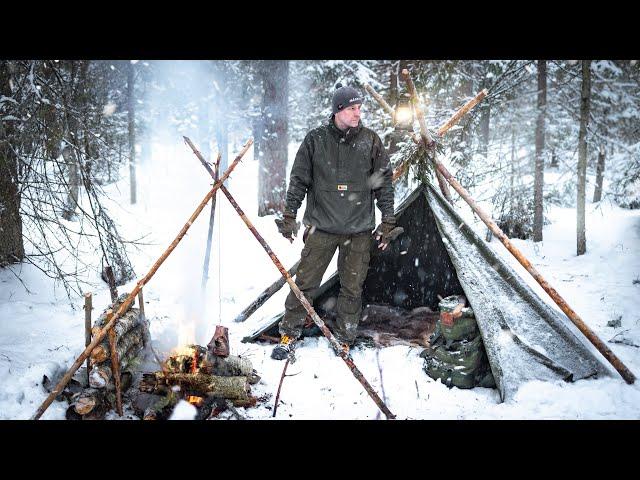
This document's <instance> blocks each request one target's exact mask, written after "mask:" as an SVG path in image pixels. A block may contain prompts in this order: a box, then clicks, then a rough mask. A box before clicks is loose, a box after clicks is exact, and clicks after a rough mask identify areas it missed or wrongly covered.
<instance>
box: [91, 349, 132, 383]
mask: <svg viewBox="0 0 640 480" xmlns="http://www.w3.org/2000/svg"><path fill="white" fill-rule="evenodd" d="M141 351H142V343H136V344H133V345H132V346H131V348H129V350H127V352H126V353H125V354H124V355H123V356H122V357H121V359H120V364H121V367H120V369H121V370H124V369H126V368H130V366H131V365H132V363H133V362H134V361H135V360H136V359H137V357H138V354H139V353H140V352H141ZM112 377H113V372H112V370H111V366H110V365H109V362H104V363H102V364H98V365H95V366H94V367H93V369H92V370H91V375H90V377H89V385H90V386H91V387H93V388H105V387H107V386H108V384H109V382H110V381H111V378H112Z"/></svg>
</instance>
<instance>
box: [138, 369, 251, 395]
mask: <svg viewBox="0 0 640 480" xmlns="http://www.w3.org/2000/svg"><path fill="white" fill-rule="evenodd" d="M175 385H177V386H179V387H180V389H181V390H182V392H183V394H185V395H187V394H188V395H198V396H215V397H221V398H228V399H230V400H249V391H250V387H249V382H248V380H247V378H246V377H239V376H238V377H221V376H217V375H208V374H205V373H167V374H165V373H163V372H154V373H150V374H144V375H143V377H142V380H141V381H140V387H139V388H140V391H142V392H146V393H163V392H165V391H169V390H170V389H171V387H172V386H175Z"/></svg>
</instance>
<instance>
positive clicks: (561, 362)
mask: <svg viewBox="0 0 640 480" xmlns="http://www.w3.org/2000/svg"><path fill="white" fill-rule="evenodd" d="M396 219H397V225H398V226H401V227H403V228H404V229H405V232H404V234H403V235H401V236H400V237H399V238H398V240H397V241H395V242H393V243H392V244H390V246H389V248H387V249H386V250H385V251H380V250H379V249H377V248H376V244H375V242H373V241H372V245H371V248H372V250H371V251H372V257H371V261H370V265H369V271H368V273H367V279H366V280H365V284H364V287H363V302H364V304H365V305H366V304H387V305H392V306H396V307H402V308H404V309H413V308H416V307H420V306H428V307H430V308H431V309H432V310H436V309H437V307H438V302H439V299H440V298H444V297H447V296H449V295H454V294H464V295H465V296H466V297H467V300H468V301H469V303H470V305H471V307H472V308H473V311H474V313H475V316H476V320H477V322H478V327H479V329H480V332H481V334H482V338H483V342H484V345H485V348H486V351H487V357H488V358H489V363H490V364H491V370H492V372H493V375H494V377H495V380H496V384H497V388H498V390H499V393H500V398H501V399H502V400H503V401H506V400H509V399H511V398H513V396H514V394H515V392H516V391H517V390H518V388H519V387H520V386H521V385H522V384H523V383H525V382H528V381H532V380H542V381H554V380H557V379H561V380H565V381H575V380H578V379H582V378H589V377H598V376H605V375H611V373H612V372H611V370H610V369H608V367H607V366H606V365H605V364H604V363H603V357H602V356H601V355H600V353H599V352H598V351H597V350H596V349H595V347H593V346H592V345H591V344H590V343H589V342H588V340H586V339H585V338H584V336H583V335H582V334H581V333H580V332H579V330H578V329H577V328H576V327H575V326H574V325H573V324H572V323H571V322H570V320H569V319H568V318H567V317H566V316H565V315H564V314H563V313H562V312H560V311H558V310H555V309H554V308H552V307H551V306H549V305H548V304H546V303H545V302H544V301H543V300H542V299H541V298H540V297H539V296H538V295H537V294H536V293H535V292H534V291H533V290H532V289H531V287H529V286H528V285H527V284H526V282H525V281H524V280H523V279H522V278H521V277H520V276H519V275H518V274H517V273H516V272H515V271H514V270H513V268H511V266H509V265H508V264H507V263H506V262H505V261H504V260H502V259H501V258H500V256H499V255H497V254H496V253H495V252H494V251H493V250H492V249H491V248H490V247H489V246H488V245H487V244H486V243H485V241H484V240H483V239H481V238H480V237H479V236H478V235H477V234H476V233H475V232H474V231H473V230H472V229H471V228H470V227H469V226H468V225H467V223H466V222H465V221H464V220H463V219H462V218H461V217H460V215H459V214H458V213H457V212H456V211H455V209H454V208H453V207H452V206H451V205H450V204H449V203H448V202H447V201H446V200H445V199H444V198H443V197H442V195H441V194H440V193H439V192H437V191H436V190H435V188H434V187H433V185H431V184H430V183H422V184H420V186H419V187H417V188H416V189H415V190H414V191H413V192H412V193H411V194H410V195H409V196H408V197H407V198H406V199H405V200H404V201H403V202H402V204H401V205H400V206H398V208H397V209H396ZM339 288H340V285H339V279H338V275H337V273H336V274H334V275H332V276H331V277H330V278H329V279H328V280H327V281H326V282H325V283H324V284H323V285H321V286H320V287H319V288H318V289H317V290H316V292H314V293H313V294H312V296H313V305H314V308H316V309H317V311H318V314H319V315H320V316H321V317H322V316H323V313H324V312H327V311H331V310H333V308H334V307H335V303H336V298H337V295H338V291H339ZM282 315H283V314H280V315H277V316H276V317H273V318H270V319H267V320H266V321H264V320H263V321H261V322H259V325H258V326H257V328H256V329H255V330H254V332H253V333H252V334H251V335H249V336H247V337H245V339H243V341H253V340H255V339H256V338H258V336H259V335H260V334H261V333H263V332H267V331H268V330H271V329H273V328H274V327H275V326H276V325H277V323H278V322H279V321H280V319H281V318H282Z"/></svg>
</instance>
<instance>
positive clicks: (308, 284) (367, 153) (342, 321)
mask: <svg viewBox="0 0 640 480" xmlns="http://www.w3.org/2000/svg"><path fill="white" fill-rule="evenodd" d="M361 105H362V96H361V95H360V93H359V92H358V91H357V90H355V89H354V88H352V87H348V86H344V87H343V86H341V85H340V84H338V85H337V88H336V90H335V92H334V94H333V114H332V115H331V118H330V119H329V122H328V123H327V124H325V125H323V126H321V127H318V128H315V129H314V130H311V131H310V132H309V133H308V134H307V136H306V137H305V139H304V141H303V142H302V145H300V148H299V150H298V153H297V155H296V158H295V161H294V163H293V168H292V170H291V176H290V179H289V189H288V190H287V199H286V206H285V211H284V214H283V218H282V219H277V220H276V224H277V226H278V230H279V232H280V233H281V234H282V235H283V236H284V237H285V238H287V239H289V240H290V241H291V242H293V236H295V235H296V234H297V231H298V224H297V223H296V213H297V211H298V208H300V205H301V204H302V201H303V199H304V197H305V195H306V196H307V208H306V211H305V213H304V217H303V219H302V221H303V223H304V224H305V226H306V231H305V235H304V237H303V240H304V241H305V245H304V248H303V249H302V252H301V258H300V265H299V266H298V272H297V276H296V284H297V285H298V287H299V288H300V290H301V291H302V292H303V293H304V295H305V296H306V297H307V299H308V300H309V301H310V302H313V298H314V294H315V291H316V290H317V288H318V287H319V286H320V282H321V281H322V276H323V275H324V272H325V270H326V269H327V267H328V266H329V263H330V262H331V259H332V258H333V255H334V253H335V251H336V248H338V249H339V254H338V274H339V277H340V293H339V295H338V301H337V306H336V310H337V325H336V329H335V331H334V332H333V333H334V335H335V337H336V339H337V340H338V341H339V342H341V343H342V345H343V347H344V348H345V349H348V347H349V346H350V345H352V344H353V341H354V340H355V338H356V329H357V328H358V323H359V322H360V317H361V313H362V286H363V284H364V280H365V278H366V276H367V270H368V268H369V248H370V243H371V231H372V230H373V229H374V227H375V211H374V205H373V204H374V199H375V200H376V201H377V206H378V208H379V209H380V211H381V212H382V223H381V224H380V225H379V226H378V228H377V229H376V231H375V232H374V235H375V237H376V240H378V241H379V244H378V247H379V248H381V249H385V248H386V247H387V245H388V244H389V242H390V240H391V238H392V236H393V235H392V230H394V228H395V223H396V219H395V217H394V207H393V194H394V192H393V184H392V171H391V167H390V165H389V156H388V155H387V152H386V151H385V149H384V146H383V145H382V141H381V140H380V137H379V136H378V135H377V134H376V133H375V132H374V131H373V130H370V129H368V128H366V127H364V126H363V125H362V122H361V121H360V106H361ZM394 233H395V232H394ZM285 309H286V312H285V315H284V318H283V319H282V321H281V322H280V336H281V339H280V343H279V344H278V345H277V346H276V347H275V348H274V350H273V352H272V354H271V357H272V358H274V359H277V360H282V359H285V358H286V357H287V355H288V354H289V352H290V351H291V345H292V342H294V341H295V340H297V339H298V338H299V337H300V335H301V333H302V325H303V323H304V320H305V317H306V311H305V309H304V307H303V306H302V304H301V303H300V302H299V300H298V299H297V297H296V296H295V295H294V293H293V291H291V292H289V296H288V297H287V299H286V301H285Z"/></svg>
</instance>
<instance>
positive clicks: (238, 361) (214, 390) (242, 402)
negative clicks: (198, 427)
mask: <svg viewBox="0 0 640 480" xmlns="http://www.w3.org/2000/svg"><path fill="white" fill-rule="evenodd" d="M259 380H260V377H259V376H258V375H257V374H256V371H255V370H254V369H253V367H252V365H251V362H250V361H249V360H247V359H246V358H242V357H239V356H235V355H229V356H227V357H221V356H218V355H215V354H214V353H213V352H212V351H211V350H210V349H207V348H205V347H202V346H200V345H187V346H184V347H181V348H180V349H178V350H177V351H176V353H175V354H174V355H171V356H169V358H168V359H167V360H166V361H164V362H163V364H162V370H161V371H157V372H152V373H144V374H143V375H142V379H141V380H140V384H139V387H138V389H139V391H140V392H142V393H146V394H152V395H155V396H156V397H160V398H158V399H157V401H156V402H155V403H154V404H152V405H149V406H147V407H146V408H145V409H144V413H143V418H145V419H164V418H167V417H168V415H170V413H171V411H172V409H173V406H175V404H176V403H177V402H178V401H180V400H181V399H184V400H186V401H187V402H189V403H190V404H191V405H193V406H195V407H196V408H198V409H199V412H198V413H199V415H198V416H199V417H201V416H204V417H207V418H209V417H211V416H214V415H215V414H217V413H219V412H221V411H223V410H224V409H226V408H231V407H253V406H256V404H257V403H258V401H259V399H258V398H256V397H254V396H252V395H251V385H253V384H255V383H257V382H258V381H259ZM216 412H217V413H216Z"/></svg>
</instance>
